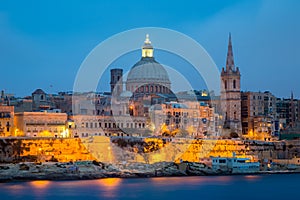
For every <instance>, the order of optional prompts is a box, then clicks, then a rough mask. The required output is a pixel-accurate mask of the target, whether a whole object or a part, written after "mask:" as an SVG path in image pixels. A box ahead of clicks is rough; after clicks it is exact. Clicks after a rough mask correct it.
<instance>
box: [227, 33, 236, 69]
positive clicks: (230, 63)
mask: <svg viewBox="0 0 300 200" xmlns="http://www.w3.org/2000/svg"><path fill="white" fill-rule="evenodd" d="M229 70H235V66H234V59H233V51H232V43H231V33H229V40H228V50H227V58H226V71H229Z"/></svg>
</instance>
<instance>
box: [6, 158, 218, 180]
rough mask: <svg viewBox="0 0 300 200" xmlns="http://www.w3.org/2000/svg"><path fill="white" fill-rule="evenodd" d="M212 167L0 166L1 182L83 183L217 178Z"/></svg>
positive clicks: (84, 163)
mask: <svg viewBox="0 0 300 200" xmlns="http://www.w3.org/2000/svg"><path fill="white" fill-rule="evenodd" d="M215 174H220V172H214V171H213V170H212V169H211V168H210V167H207V166H206V165H204V164H199V163H181V164H176V163H173V162H160V163H154V164H145V163H122V164H105V163H100V162H96V161H82V162H75V163H72V162H68V163H60V162H46V163H31V162H26V163H17V164H0V182H5V181H15V180H80V179H98V178H108V177H119V178H136V177H168V176H188V175H215Z"/></svg>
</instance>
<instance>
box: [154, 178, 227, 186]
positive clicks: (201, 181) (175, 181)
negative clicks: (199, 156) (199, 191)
mask: <svg viewBox="0 0 300 200" xmlns="http://www.w3.org/2000/svg"><path fill="white" fill-rule="evenodd" d="M150 180H151V182H152V183H153V184H154V185H172V186H176V185H182V184H185V185H190V186H191V185H197V186H200V185H210V184H214V185H215V184H217V185H223V184H228V183H230V182H231V181H232V177H231V176H194V177H193V176H192V177H186V178H184V179H183V178H182V177H156V178H151V179H150Z"/></svg>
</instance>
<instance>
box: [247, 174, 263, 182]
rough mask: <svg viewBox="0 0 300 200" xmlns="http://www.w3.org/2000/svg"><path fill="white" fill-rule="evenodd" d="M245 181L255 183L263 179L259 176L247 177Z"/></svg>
mask: <svg viewBox="0 0 300 200" xmlns="http://www.w3.org/2000/svg"><path fill="white" fill-rule="evenodd" d="M245 179H246V180H248V181H255V180H259V179H261V176H258V175H247V176H245Z"/></svg>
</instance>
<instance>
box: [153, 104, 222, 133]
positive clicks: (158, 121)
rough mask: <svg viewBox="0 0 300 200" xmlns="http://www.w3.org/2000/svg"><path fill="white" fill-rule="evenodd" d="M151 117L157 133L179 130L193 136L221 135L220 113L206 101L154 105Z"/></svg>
mask: <svg viewBox="0 0 300 200" xmlns="http://www.w3.org/2000/svg"><path fill="white" fill-rule="evenodd" d="M150 118H151V120H152V122H153V129H154V132H155V133H156V134H157V135H160V134H163V132H165V131H168V132H170V133H172V131H178V130H180V131H183V132H185V134H186V135H189V136H192V137H206V136H210V137H215V136H218V135H219V130H218V129H219V115H218V114H216V113H214V108H211V107H209V106H208V104H204V103H199V102H185V103H177V102H167V103H164V104H161V105H153V106H152V107H151V108H150ZM162 129H164V130H162Z"/></svg>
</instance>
